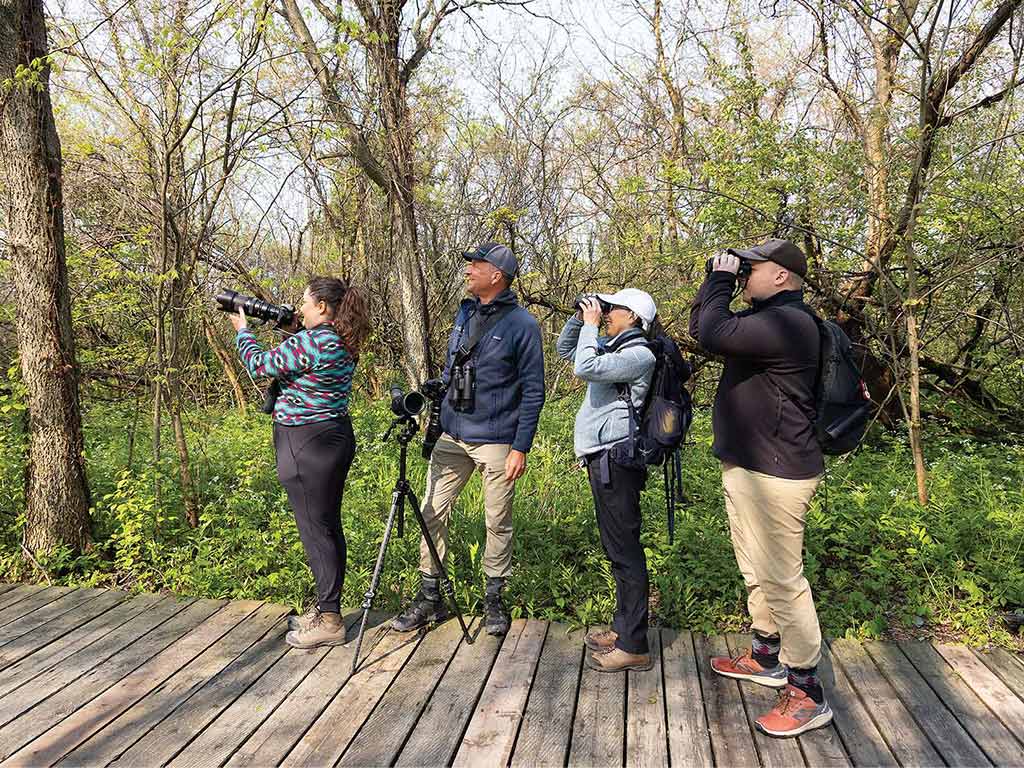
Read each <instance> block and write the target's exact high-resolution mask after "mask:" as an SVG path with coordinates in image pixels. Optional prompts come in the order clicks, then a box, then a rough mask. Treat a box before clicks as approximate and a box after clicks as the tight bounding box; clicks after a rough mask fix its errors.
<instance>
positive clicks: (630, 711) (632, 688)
mask: <svg viewBox="0 0 1024 768" xmlns="http://www.w3.org/2000/svg"><path fill="white" fill-rule="evenodd" d="M647 643H648V646H649V648H650V651H651V663H652V664H653V666H652V667H651V669H649V670H647V671H646V672H628V673H627V678H626V687H627V691H626V701H627V702H628V706H627V707H626V765H628V766H643V767H644V768H646V767H647V766H665V768H668V738H667V736H666V730H667V729H666V725H665V692H664V690H663V687H662V681H661V635H660V633H659V632H658V631H657V630H656V629H651V630H648V632H647Z"/></svg>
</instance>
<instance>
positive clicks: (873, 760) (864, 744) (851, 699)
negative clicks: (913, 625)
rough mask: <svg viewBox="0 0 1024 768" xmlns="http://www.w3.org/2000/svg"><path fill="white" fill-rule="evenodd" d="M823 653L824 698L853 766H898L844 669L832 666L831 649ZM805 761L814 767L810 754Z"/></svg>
mask: <svg viewBox="0 0 1024 768" xmlns="http://www.w3.org/2000/svg"><path fill="white" fill-rule="evenodd" d="M821 651H822V656H821V661H820V662H818V674H819V675H820V677H821V679H822V682H823V684H825V685H827V686H828V687H827V688H826V689H825V695H826V696H827V697H828V703H829V706H830V707H832V712H833V715H834V719H833V721H832V726H833V728H834V729H835V731H836V732H837V733H838V734H839V736H840V737H841V739H842V745H843V748H844V749H845V751H846V752H847V754H848V755H849V756H850V759H851V760H852V761H853V764H854V765H858V766H860V765H872V766H885V767H886V768H891V767H894V766H898V765H899V762H898V761H897V760H896V757H895V755H893V754H892V752H891V751H890V749H889V747H888V746H887V745H886V743H885V739H884V738H882V734H881V733H879V732H878V728H876V727H875V724H874V721H873V720H872V719H871V716H870V715H869V714H868V711H867V709H866V708H865V707H864V704H863V703H862V702H861V700H860V698H859V697H858V696H857V692H856V691H855V690H854V689H853V685H852V684H851V683H850V681H849V679H848V678H847V677H846V673H845V672H844V671H843V669H842V666H841V665H838V664H833V663H832V651H831V649H830V648H829V647H828V646H827V645H826V646H823V647H822V649H821ZM819 732H820V731H819ZM807 735H808V736H809V735H810V734H807ZM804 738H806V737H805V736H801V737H800V739H801V741H802V740H803V739H804ZM805 757H806V758H807V762H808V764H809V765H814V764H815V763H813V762H812V761H811V759H810V754H809V753H807V752H805Z"/></svg>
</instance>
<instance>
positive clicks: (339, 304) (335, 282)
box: [309, 277, 370, 360]
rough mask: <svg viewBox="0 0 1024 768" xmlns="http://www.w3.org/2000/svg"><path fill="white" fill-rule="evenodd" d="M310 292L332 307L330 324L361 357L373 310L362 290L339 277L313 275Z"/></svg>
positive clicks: (346, 344)
mask: <svg viewBox="0 0 1024 768" xmlns="http://www.w3.org/2000/svg"><path fill="white" fill-rule="evenodd" d="M309 293H310V295H312V296H313V298H314V299H316V300H317V301H322V302H324V303H325V304H326V305H327V306H328V307H330V308H331V309H332V310H333V312H334V319H333V320H332V321H331V324H332V325H333V326H334V330H335V331H337V333H338V336H339V337H340V338H341V343H342V346H344V347H345V350H346V351H347V352H348V353H349V354H350V355H351V356H352V358H353V359H354V360H358V359H359V352H360V350H361V349H362V346H363V342H365V341H366V338H367V336H369V335H370V311H369V308H368V307H367V304H366V299H365V298H364V297H363V292H362V291H360V290H359V289H358V288H354V287H352V286H350V285H349V284H348V283H346V282H345V281H344V280H341V279H339V278H336V277H314V278H313V279H312V280H310V281H309Z"/></svg>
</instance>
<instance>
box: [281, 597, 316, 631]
mask: <svg viewBox="0 0 1024 768" xmlns="http://www.w3.org/2000/svg"><path fill="white" fill-rule="evenodd" d="M319 615H320V607H319V606H318V605H317V604H316V603H313V605H311V606H309V608H307V609H306V612H305V613H303V614H302V615H301V616H289V617H288V629H289V630H291V631H293V632H301V631H302V630H304V629H308V628H309V625H310V624H312V623H313V619H315V618H316V617H317V616H319Z"/></svg>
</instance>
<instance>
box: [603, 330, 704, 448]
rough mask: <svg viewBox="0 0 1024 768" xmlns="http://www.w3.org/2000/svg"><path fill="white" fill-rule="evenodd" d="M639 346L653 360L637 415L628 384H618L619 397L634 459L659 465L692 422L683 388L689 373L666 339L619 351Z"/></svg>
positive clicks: (690, 404) (661, 337) (674, 346)
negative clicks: (626, 413)
mask: <svg viewBox="0 0 1024 768" xmlns="http://www.w3.org/2000/svg"><path fill="white" fill-rule="evenodd" d="M640 344H643V345H644V346H645V347H647V348H648V349H649V350H651V353H652V354H653V355H654V360H655V363H654V374H653V376H652V377H651V386H650V388H649V389H648V390H647V395H646V396H645V398H644V402H643V404H642V405H641V407H640V412H639V413H637V411H636V408H635V407H634V405H633V398H632V397H631V396H630V392H629V384H621V385H619V397H620V398H621V399H622V400H624V401H625V402H626V406H627V407H628V408H629V416H630V437H629V440H630V441H631V442H633V443H634V444H635V446H636V449H635V450H636V455H637V457H638V459H640V460H641V461H642V462H643V464H645V465H651V464H653V465H660V464H663V463H665V460H666V459H668V458H669V457H670V456H672V454H673V453H675V451H676V449H677V448H679V446H680V445H682V444H683V441H684V440H685V439H686V433H687V432H688V431H689V429H690V423H691V422H692V421H693V402H692V400H691V398H690V393H689V391H688V390H687V389H686V387H685V386H683V385H684V384H685V383H686V382H687V380H688V379H689V378H690V374H691V372H692V370H691V368H690V364H689V363H687V362H686V360H684V359H683V356H682V354H681V353H680V352H679V345H678V344H676V343H675V342H674V341H673V340H672V339H671V338H670V337H669V336H666V335H665V334H658V335H657V336H655V337H654V338H653V339H650V340H648V341H643V342H639V343H637V344H627V345H626V346H624V347H622V348H623V349H628V348H629V347H635V346H639V345H640Z"/></svg>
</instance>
